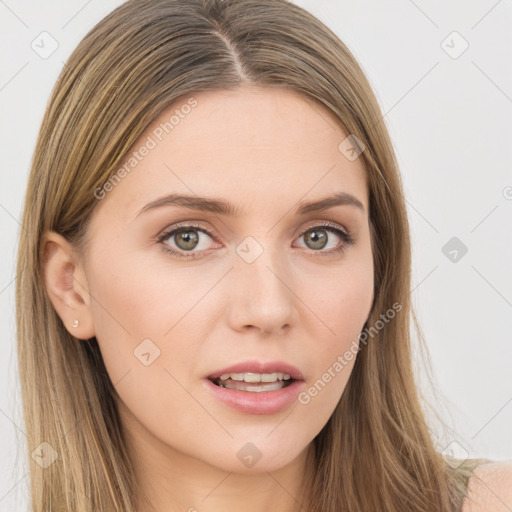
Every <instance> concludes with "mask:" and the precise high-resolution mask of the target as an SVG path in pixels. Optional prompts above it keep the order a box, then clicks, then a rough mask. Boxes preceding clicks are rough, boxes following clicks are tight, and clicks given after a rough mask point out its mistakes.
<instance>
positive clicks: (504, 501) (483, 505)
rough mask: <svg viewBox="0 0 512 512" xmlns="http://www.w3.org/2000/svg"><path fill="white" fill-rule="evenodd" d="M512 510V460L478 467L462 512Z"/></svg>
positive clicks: (469, 486)
mask: <svg viewBox="0 0 512 512" xmlns="http://www.w3.org/2000/svg"><path fill="white" fill-rule="evenodd" d="M511 510H512V460H507V461H500V462H489V463H488V464H481V465H479V466H477V467H476V468H475V469H474V471H473V473H472V475H471V477H470V479H469V482H468V489H467V497H466V498H465V500H464V502H463V504H462V512H510V511H511Z"/></svg>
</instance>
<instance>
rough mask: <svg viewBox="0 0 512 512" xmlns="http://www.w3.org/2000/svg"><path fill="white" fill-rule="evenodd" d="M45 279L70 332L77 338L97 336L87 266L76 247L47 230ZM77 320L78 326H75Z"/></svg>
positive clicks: (51, 296) (44, 250) (42, 244)
mask: <svg viewBox="0 0 512 512" xmlns="http://www.w3.org/2000/svg"><path fill="white" fill-rule="evenodd" d="M41 255H42V265H43V272H44V282H45V286H46V290H47V292H48V296H49V297H50V300H51V302H52V304H53V307H54V308H55V310H56V311H57V314H58V315H59V317H60V318H61V320H62V322H63V323H64V325H65V327H66V329H67V330H68V331H69V333H70V334H71V335H72V336H74V337H75V338H78V339H83V340H85V339H89V338H92V337H93V336H95V331H94V323H93V317H92V311H91V297H90V295H89V289H88V284H87V279H86V275H85V271H84V268H83V266H82V264H81V263H80V260H79V258H77V255H76V253H75V250H74V248H73V246H72V245H71V244H70V242H68V240H66V238H64V237H63V236H62V235H59V234H58V233H55V232H54V231H48V232H46V233H45V234H44V235H43V238H42V241H41ZM75 320H78V326H77V327H74V326H73V324H74V323H75Z"/></svg>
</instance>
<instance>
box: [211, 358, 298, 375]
mask: <svg viewBox="0 0 512 512" xmlns="http://www.w3.org/2000/svg"><path fill="white" fill-rule="evenodd" d="M277 372H280V373H287V374H288V375H290V377H291V378H292V379H294V380H304V377H303V375H302V373H301V372H300V370H299V369H298V368H296V367H295V366H293V365H291V364H288V363H285V362H283V361H269V362H267V363H262V362H259V361H245V362H242V363H238V364H235V365H233V366H228V367H227V368H223V369H222V370H217V371H215V372H213V373H211V374H210V375H208V377H207V378H208V379H218V378H219V377H220V376H221V375H224V374H225V373H277Z"/></svg>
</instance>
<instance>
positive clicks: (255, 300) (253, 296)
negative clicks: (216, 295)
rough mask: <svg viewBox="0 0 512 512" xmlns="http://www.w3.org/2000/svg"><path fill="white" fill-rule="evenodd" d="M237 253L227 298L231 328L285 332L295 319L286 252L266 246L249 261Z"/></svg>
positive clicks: (295, 299) (292, 283) (291, 280)
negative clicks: (230, 291)
mask: <svg viewBox="0 0 512 512" xmlns="http://www.w3.org/2000/svg"><path fill="white" fill-rule="evenodd" d="M251 249H252V250H254V248H251ZM260 250H261V249H260ZM240 254H241V256H238V255H237V256H236V258H235V263H234V268H233V270H232V271H231V272H230V279H231V283H232V285H231V286H232V288H231V289H232V290H233V292H232V293H231V294H230V299H229V302H230V304H229V321H230V324H231V326H232V328H233V329H235V330H237V331H247V330H256V331H260V332H262V333H264V334H268V335H270V334H273V335H279V334H284V333H285V332H286V331H287V330H289V329H290V328H291V326H292V325H294V323H295V321H296V319H297V310H296V308H297V300H298V299H297V296H296V294H295V292H294V288H295V284H294V282H293V277H292V272H290V267H289V265H288V264H287V261H286V257H285V255H284V254H283V252H281V254H278V253H277V251H276V252H272V251H271V250H270V249H268V248H266V249H264V250H263V251H262V252H261V254H259V255H258V256H257V257H256V258H255V259H254V260H253V261H251V258H246V257H245V255H244V253H240Z"/></svg>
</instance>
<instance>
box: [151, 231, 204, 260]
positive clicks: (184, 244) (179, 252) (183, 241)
mask: <svg viewBox="0 0 512 512" xmlns="http://www.w3.org/2000/svg"><path fill="white" fill-rule="evenodd" d="M201 235H202V236H201ZM205 238H211V234H210V233H209V232H208V231H207V230H206V229H204V228H201V227H199V226H195V225H191V224H186V225H179V226H173V228H172V230H166V231H164V233H162V235H160V237H159V238H158V242H160V243H162V244H163V246H164V249H165V250H166V251H167V252H170V253H171V254H173V255H174V256H178V257H179V258H196V257H197V256H198V254H197V252H191V251H192V250H193V249H196V248H198V247H199V249H203V250H206V249H207V247H204V245H206V246H207V245H208V244H207V243H206V244H205ZM167 241H172V242H173V243H174V248H173V246H172V245H171V246H169V245H168V243H167ZM201 245H203V247H201ZM187 252H188V253H190V254H186V253H187Z"/></svg>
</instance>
